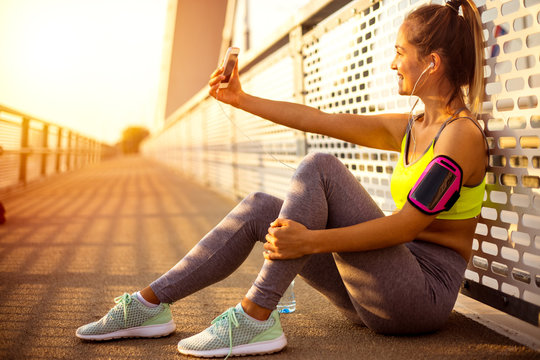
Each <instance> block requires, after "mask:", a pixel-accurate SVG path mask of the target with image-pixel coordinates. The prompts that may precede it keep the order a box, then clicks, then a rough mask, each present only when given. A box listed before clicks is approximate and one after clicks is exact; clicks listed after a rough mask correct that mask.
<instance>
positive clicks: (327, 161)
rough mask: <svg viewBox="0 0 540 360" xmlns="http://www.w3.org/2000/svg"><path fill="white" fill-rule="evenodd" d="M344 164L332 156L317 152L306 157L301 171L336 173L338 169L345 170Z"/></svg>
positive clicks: (301, 165)
mask: <svg viewBox="0 0 540 360" xmlns="http://www.w3.org/2000/svg"><path fill="white" fill-rule="evenodd" d="M344 167H345V166H344V165H343V163H342V162H341V161H340V160H339V159H338V158H336V157H335V156H334V155H332V154H327V153H321V152H315V153H310V154H308V155H306V156H305V157H304V159H303V160H302V163H301V164H300V166H299V171H302V172H304V171H316V172H318V173H327V172H328V173H335V171H336V169H337V168H344Z"/></svg>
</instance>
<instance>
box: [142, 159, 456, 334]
mask: <svg viewBox="0 0 540 360" xmlns="http://www.w3.org/2000/svg"><path fill="white" fill-rule="evenodd" d="M381 216H384V214H383V213H382V212H381V210H380V209H379V208H378V207H377V205H376V204H375V203H374V202H373V200H372V199H371V197H370V196H369V194H368V193H367V192H366V191H365V190H364V188H363V187H362V186H361V185H360V183H359V182H358V180H357V179H356V178H355V177H354V176H353V175H352V174H351V172H350V171H348V169H347V168H346V167H345V166H344V165H343V164H342V163H341V162H340V161H339V160H338V159H336V158H335V157H334V156H332V155H328V154H321V153H315V154H310V155H308V156H306V158H305V159H304V160H303V161H302V163H301V164H300V166H299V167H298V169H297V171H296V173H295V174H294V176H293V178H292V182H291V187H290V190H289V193H288V194H287V197H286V199H285V200H284V201H283V200H281V199H278V198H276V197H273V196H270V195H267V194H264V193H254V194H251V195H249V196H248V197H246V198H245V199H244V200H243V201H242V202H240V203H239V204H238V205H237V206H236V207H235V208H234V209H233V210H232V211H231V212H230V213H229V214H228V215H227V216H226V217H225V218H224V219H223V220H222V221H221V222H220V223H219V224H218V225H217V226H216V227H215V228H214V229H212V230H211V231H210V232H209V233H208V234H207V235H206V236H205V237H204V238H203V239H202V240H201V241H200V242H199V243H198V244H197V245H195V247H194V248H193V249H192V250H191V251H190V252H189V253H188V254H187V255H186V256H185V257H184V258H183V259H182V260H180V262H178V263H177V264H176V265H175V266H174V267H173V268H172V269H170V270H169V271H168V272H167V273H165V274H164V275H163V276H161V277H160V278H159V279H157V280H156V281H154V282H153V283H152V284H151V285H150V286H151V288H152V290H153V291H154V292H155V294H156V295H157V297H158V298H159V299H160V301H162V302H167V303H172V302H174V301H177V300H179V299H182V298H184V297H186V296H188V295H190V294H192V293H194V292H196V291H198V290H200V289H202V288H204V287H206V286H209V285H211V284H214V283H216V282H218V281H220V280H223V279H224V278H226V277H227V276H229V275H230V274H231V273H232V272H233V271H234V270H236V269H237V268H238V267H239V266H240V265H241V264H242V263H243V262H244V260H245V259H246V258H247V256H248V255H249V253H250V252H251V250H252V248H253V246H254V245H255V243H256V242H257V241H261V242H265V235H266V233H267V230H268V227H269V224H270V223H271V222H272V221H273V220H275V219H276V218H277V217H283V218H288V219H292V220H294V221H297V222H299V223H301V224H303V225H305V226H306V227H307V228H308V229H329V228H339V227H345V226H350V225H355V224H358V223H361V222H364V221H369V220H372V219H375V218H377V217H381ZM388 231H395V230H393V229H388ZM358 241H362V239H358ZM466 266H467V263H466V261H465V260H464V259H463V258H462V257H461V256H460V255H459V254H458V253H457V252H455V251H454V250H451V249H449V248H446V247H442V246H438V245H436V244H432V243H427V242H422V241H416V240H415V241H413V242H410V243H407V244H403V245H398V246H392V247H389V248H385V249H380V250H373V251H365V252H345V253H331V254H330V253H329V254H315V255H306V256H303V257H301V258H298V259H292V260H265V262H264V264H263V267H262V269H261V270H260V272H259V274H258V276H257V279H256V280H255V282H254V283H253V285H252V287H251V288H250V289H249V291H248V293H247V295H246V296H247V298H248V299H250V300H251V301H253V302H254V303H256V304H258V305H260V306H262V307H265V308H268V309H273V308H275V307H276V305H277V303H278V302H279V299H280V298H281V295H282V294H283V293H284V292H285V290H286V288H287V286H288V285H289V283H290V282H291V281H292V280H293V279H294V277H295V276H296V275H297V274H298V275H300V276H301V277H302V278H303V279H304V280H305V281H306V282H307V283H308V284H309V285H311V286H312V287H314V288H315V289H316V290H318V291H319V292H321V293H322V294H323V295H324V296H326V297H327V298H328V299H329V300H330V301H331V302H332V303H333V304H334V305H335V306H336V307H337V308H338V309H339V310H340V311H341V312H342V313H343V314H344V315H345V316H346V317H347V318H349V319H350V320H352V321H354V322H355V323H359V324H364V325H365V326H367V327H369V328H370V329H372V330H374V331H376V332H379V333H385V334H414V333H422V332H429V331H433V330H436V329H437V328H439V327H440V326H441V325H443V324H444V322H445V321H446V320H447V318H448V316H449V314H450V312H451V311H452V308H453V306H454V303H455V300H456V297H457V294H458V291H459V288H460V285H461V281H462V278H463V274H464V272H465V268H466Z"/></svg>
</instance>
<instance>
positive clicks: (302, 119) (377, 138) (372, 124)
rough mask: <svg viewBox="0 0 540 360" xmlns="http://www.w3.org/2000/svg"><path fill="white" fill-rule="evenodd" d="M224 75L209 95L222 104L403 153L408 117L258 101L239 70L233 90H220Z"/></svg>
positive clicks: (233, 78)
mask: <svg viewBox="0 0 540 360" xmlns="http://www.w3.org/2000/svg"><path fill="white" fill-rule="evenodd" d="M222 72H223V68H219V69H217V70H216V71H215V72H214V73H213V74H212V76H211V79H210V82H209V85H210V91H209V94H210V95H211V96H213V97H214V98H216V99H217V100H219V101H222V102H224V103H227V104H230V105H232V106H234V107H236V108H238V109H242V110H244V111H247V112H249V113H251V114H254V115H256V116H260V117H262V118H264V119H267V120H270V121H272V122H274V123H277V124H280V125H284V126H287V127H290V128H294V129H298V130H301V131H306V132H312V133H318V134H322V135H327V136H330V137H333V138H336V139H340V140H344V141H348V142H351V143H354V144H358V145H362V146H367V147H371V148H376V149H383V150H394V151H398V150H399V146H400V143H401V139H402V137H403V134H404V132H405V128H406V126H407V116H406V115H404V114H384V115H353V114H328V113H325V112H322V111H320V110H318V109H315V108H312V107H309V106H306V105H301V104H295V103H290V102H285V101H274V100H268V99H263V98H260V97H256V96H253V95H250V94H247V93H245V92H244V91H243V90H242V87H241V84H240V80H239V75H238V67H237V66H236V67H235V69H234V71H233V75H232V76H231V80H230V82H229V86H228V87H227V88H225V89H219V83H220V82H221V80H223V78H224V77H223V76H222V75H221V74H222Z"/></svg>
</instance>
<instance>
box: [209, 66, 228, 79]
mask: <svg viewBox="0 0 540 360" xmlns="http://www.w3.org/2000/svg"><path fill="white" fill-rule="evenodd" d="M224 69H225V68H224V67H223V66H220V67H218V68H217V69H216V70H214V72H213V73H212V75H210V77H211V78H213V77H216V76H218V75H221V74H222V73H223V70H224Z"/></svg>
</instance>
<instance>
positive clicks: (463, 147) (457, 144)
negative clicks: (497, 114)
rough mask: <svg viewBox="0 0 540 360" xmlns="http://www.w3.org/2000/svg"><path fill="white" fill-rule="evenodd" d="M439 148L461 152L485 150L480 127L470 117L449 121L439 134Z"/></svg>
mask: <svg viewBox="0 0 540 360" xmlns="http://www.w3.org/2000/svg"><path fill="white" fill-rule="evenodd" d="M437 145H438V147H439V148H445V149H448V150H451V151H452V152H453V151H458V152H463V151H466V152H468V151H475V150H479V151H480V152H482V153H483V152H485V140H484V134H483V131H482V128H481V127H480V125H479V124H478V123H477V122H476V120H474V119H473V118H470V117H461V118H458V119H455V120H453V121H452V122H450V123H449V124H448V125H447V126H446V127H445V128H444V130H443V131H442V132H441V134H440V136H439V140H438V142H437Z"/></svg>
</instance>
